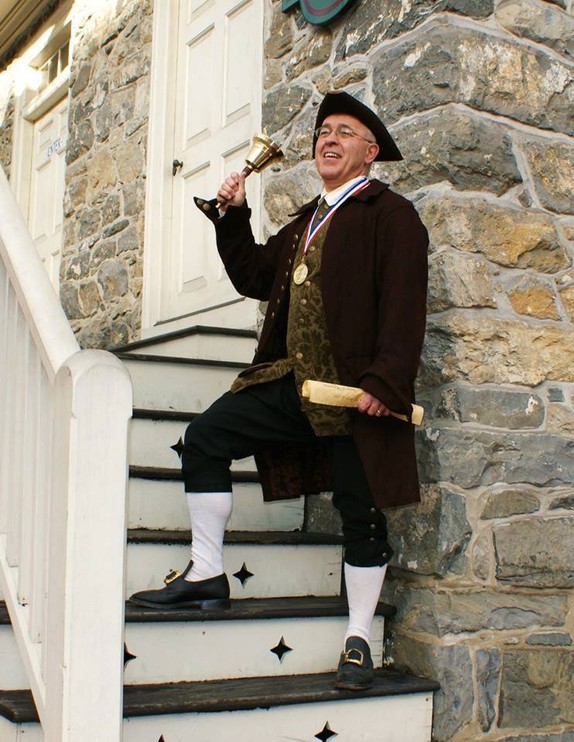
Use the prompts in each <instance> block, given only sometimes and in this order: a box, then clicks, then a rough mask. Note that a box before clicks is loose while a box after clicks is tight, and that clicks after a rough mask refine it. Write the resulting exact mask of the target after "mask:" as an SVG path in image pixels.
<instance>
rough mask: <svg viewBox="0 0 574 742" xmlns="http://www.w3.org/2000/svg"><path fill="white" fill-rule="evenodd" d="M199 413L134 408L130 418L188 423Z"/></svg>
mask: <svg viewBox="0 0 574 742" xmlns="http://www.w3.org/2000/svg"><path fill="white" fill-rule="evenodd" d="M199 414H200V413H199V412H180V411H179V410H148V409H144V408H143V407H134V409H133V412H132V418H134V419H138V420H170V421H172V420H175V421H176V422H190V421H191V420H195V418H196V417H197V416H198V415H199Z"/></svg>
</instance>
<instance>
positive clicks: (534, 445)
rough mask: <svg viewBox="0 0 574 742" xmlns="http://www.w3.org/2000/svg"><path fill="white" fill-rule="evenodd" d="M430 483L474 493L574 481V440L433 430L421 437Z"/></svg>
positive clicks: (424, 475)
mask: <svg viewBox="0 0 574 742" xmlns="http://www.w3.org/2000/svg"><path fill="white" fill-rule="evenodd" d="M417 441H418V444H419V445H418V462H419V473H420V476H421V479H422V481H424V482H452V483H453V484H456V485H457V486H459V487H463V488H464V489H469V488H472V487H480V486H485V485H492V484H497V483H501V484H502V483H506V484H514V483H519V482H520V483H522V482H527V483H529V484H531V485H536V486H540V487H549V486H560V485H563V484H570V483H571V482H572V481H574V441H573V440H568V439H565V438H562V437H560V436H556V435H547V434H545V433H503V432H490V431H478V430H472V431H469V430H467V429H465V428H460V427H449V428H446V427H441V428H438V427H437V428H427V429H425V430H424V431H421V432H420V433H419V434H418V436H417Z"/></svg>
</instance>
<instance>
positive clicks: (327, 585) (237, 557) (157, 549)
mask: <svg viewBox="0 0 574 742" xmlns="http://www.w3.org/2000/svg"><path fill="white" fill-rule="evenodd" d="M189 557H190V549H189V546H182V545H180V544H136V543H132V544H129V546H128V555H127V579H126V584H127V587H126V590H127V593H126V597H129V596H130V595H131V594H132V593H134V592H136V591H138V590H148V589H156V588H161V587H163V579H164V577H165V576H166V575H167V574H169V573H170V572H171V571H172V569H177V570H178V571H180V572H181V571H182V570H183V569H184V568H185V567H186V565H187V563H188V562H189ZM223 559H224V568H225V571H226V573H227V575H228V578H229V585H230V588H231V597H232V598H239V599H241V598H274V597H275V598H287V597H290V596H291V597H297V596H305V595H315V596H318V597H324V596H336V595H339V594H340V591H341V560H342V547H341V546H337V545H332V546H330V545H324V546H323V545H321V546H313V545H301V546H288V545H260V544H226V545H225V547H224V550H223ZM243 564H245V566H246V568H247V569H248V570H249V572H252V573H253V577H250V578H249V579H248V580H246V581H245V583H244V585H243V586H242V585H241V582H240V580H239V579H238V578H236V577H233V575H234V574H235V573H236V572H239V571H240V570H241V568H242V566H243ZM287 565H288V568H286V566H287Z"/></svg>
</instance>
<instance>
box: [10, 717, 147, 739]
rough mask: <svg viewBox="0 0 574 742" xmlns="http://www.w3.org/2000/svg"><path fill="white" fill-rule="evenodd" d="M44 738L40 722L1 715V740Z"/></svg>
mask: <svg viewBox="0 0 574 742" xmlns="http://www.w3.org/2000/svg"><path fill="white" fill-rule="evenodd" d="M158 739H159V737H158ZM43 740H44V734H43V732H42V727H41V726H40V725H39V724H13V723H12V722H10V721H8V720H7V719H5V718H4V717H3V716H0V742H43ZM155 742H157V740H156V741H155Z"/></svg>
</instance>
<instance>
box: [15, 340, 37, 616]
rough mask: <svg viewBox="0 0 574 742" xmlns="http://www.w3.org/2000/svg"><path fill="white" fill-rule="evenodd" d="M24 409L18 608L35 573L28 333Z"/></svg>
mask: <svg viewBox="0 0 574 742" xmlns="http://www.w3.org/2000/svg"><path fill="white" fill-rule="evenodd" d="M26 345H27V353H26V369H25V379H26V407H25V418H24V426H23V428H24V430H23V437H22V448H23V455H22V523H21V526H22V528H21V534H22V536H21V538H22V548H21V554H20V570H19V572H18V600H19V601H20V603H21V604H22V605H30V604H31V597H32V596H31V593H32V584H33V579H34V573H35V571H36V559H35V552H36V542H35V530H34V526H35V510H36V506H37V492H36V476H35V470H36V464H37V461H38V453H39V452H38V450H37V445H36V444H37V436H36V430H37V425H38V422H37V421H38V407H39V393H40V389H39V373H40V363H39V358H38V354H37V353H36V350H35V348H34V346H33V343H32V341H31V338H30V335H29V333H27V337H26Z"/></svg>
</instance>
